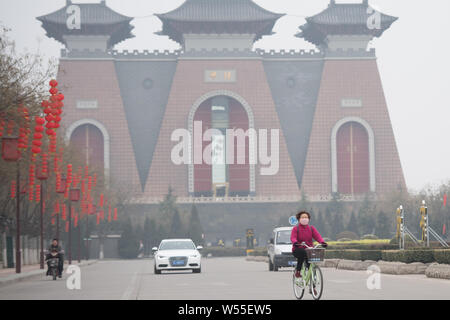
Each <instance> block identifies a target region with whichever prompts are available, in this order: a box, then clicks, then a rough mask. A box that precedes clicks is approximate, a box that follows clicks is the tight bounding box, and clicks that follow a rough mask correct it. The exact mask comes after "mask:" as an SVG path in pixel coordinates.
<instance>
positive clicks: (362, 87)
mask: <svg viewBox="0 0 450 320" xmlns="http://www.w3.org/2000/svg"><path fill="white" fill-rule="evenodd" d="M342 99H360V100H361V101H362V107H342V105H341V104H342ZM347 117H358V118H361V119H363V120H365V121H366V122H367V123H368V124H369V125H370V127H371V128H372V130H373V133H374V138H375V181H376V188H375V192H377V193H378V194H385V193H389V192H391V191H393V190H396V189H398V188H399V187H401V188H403V190H405V189H406V184H405V180H404V177H403V171H402V167H401V164H400V159H399V156H398V151H397V146H396V143H395V138H394V133H393V130H392V126H391V121H390V118H389V113H388V109H387V105H386V100H385V96H384V92H383V88H382V83H381V79H380V76H379V72H378V67H377V63H376V60H375V59H357V58H356V59H352V60H327V61H325V64H324V69H323V75H322V81H321V86H320V91H319V97H318V102H317V107H316V111H315V115H314V121H313V127H312V131H311V136H310V143H309V148H308V152H307V159H306V164H305V173H304V178H303V181H302V190H303V191H304V192H305V193H307V194H311V195H328V194H330V193H331V192H332V185H331V183H332V179H331V177H332V171H331V170H332V163H331V159H332V155H331V136H332V129H333V127H334V126H335V125H336V123H337V122H338V121H339V120H341V119H344V118H347Z"/></svg>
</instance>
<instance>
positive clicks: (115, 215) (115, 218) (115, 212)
mask: <svg viewBox="0 0 450 320" xmlns="http://www.w3.org/2000/svg"><path fill="white" fill-rule="evenodd" d="M113 220H114V221H117V208H114V218H113Z"/></svg>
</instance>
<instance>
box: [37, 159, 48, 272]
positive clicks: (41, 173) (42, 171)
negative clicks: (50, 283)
mask: <svg viewBox="0 0 450 320" xmlns="http://www.w3.org/2000/svg"><path fill="white" fill-rule="evenodd" d="M36 177H37V178H38V179H39V180H40V181H41V195H40V197H41V199H40V210H41V219H40V220H41V221H40V224H41V252H40V268H41V269H44V199H45V197H44V191H45V188H44V181H45V180H47V179H48V174H47V169H46V168H45V167H44V164H41V167H40V168H39V169H38V170H37V173H36Z"/></svg>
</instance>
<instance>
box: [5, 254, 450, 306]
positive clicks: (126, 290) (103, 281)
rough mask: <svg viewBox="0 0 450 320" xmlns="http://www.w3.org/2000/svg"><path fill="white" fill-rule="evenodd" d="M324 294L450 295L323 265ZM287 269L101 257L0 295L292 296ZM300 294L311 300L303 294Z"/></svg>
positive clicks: (430, 285) (230, 261)
mask: <svg viewBox="0 0 450 320" xmlns="http://www.w3.org/2000/svg"><path fill="white" fill-rule="evenodd" d="M323 274H324V278H325V287H324V295H323V299H364V300H366V299H368V300H370V299H420V300H423V299H450V281H448V280H439V279H429V278H426V277H425V276H424V275H405V276H397V275H385V274H381V289H380V290H369V289H367V286H366V279H367V277H368V275H367V274H366V273H365V272H362V271H344V270H336V269H323ZM291 276H292V274H291V271H290V270H289V269H284V270H283V269H282V270H281V271H279V272H269V271H268V270H267V265H266V263H263V262H250V261H246V260H245V259H244V258H210V259H204V260H203V262H202V273H201V274H192V273H191V272H190V271H183V272H181V271H180V272H175V273H174V272H170V273H164V272H163V274H161V275H155V274H154V273H153V261H152V260H132V261H125V260H121V261H100V262H97V263H95V264H93V265H90V266H85V267H82V268H81V290H68V289H67V288H66V281H65V280H66V279H67V277H68V275H64V277H63V279H60V280H58V281H52V280H51V279H50V278H45V277H40V278H39V277H38V278H36V279H33V280H28V281H25V282H21V283H17V284H12V285H9V286H6V287H2V288H0V299H1V300H5V299H67V300H69V299H101V300H103V299H115V300H119V299H157V300H164V299H171V300H172V299H177V300H178V299H180V300H209V299H212V300H215V299H225V300H227V299H236V300H262V299H270V300H272V299H274V300H278V299H283V300H284V299H288V300H291V299H294V296H293V292H292V286H291ZM304 299H307V300H310V299H312V297H311V296H310V295H308V294H306V295H305V297H304Z"/></svg>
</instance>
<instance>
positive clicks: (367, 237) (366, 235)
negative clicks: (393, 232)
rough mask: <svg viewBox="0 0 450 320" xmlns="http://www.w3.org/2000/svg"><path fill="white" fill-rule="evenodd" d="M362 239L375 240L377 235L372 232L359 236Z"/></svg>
mask: <svg viewBox="0 0 450 320" xmlns="http://www.w3.org/2000/svg"><path fill="white" fill-rule="evenodd" d="M361 239H363V240H377V239H378V237H377V236H376V235H374V234H365V235H363V236H362V237H361Z"/></svg>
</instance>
